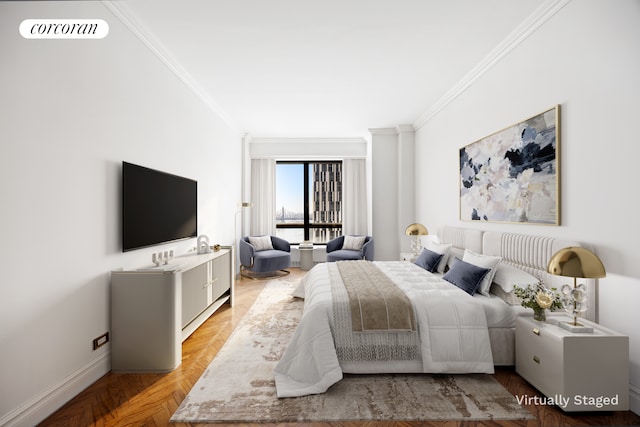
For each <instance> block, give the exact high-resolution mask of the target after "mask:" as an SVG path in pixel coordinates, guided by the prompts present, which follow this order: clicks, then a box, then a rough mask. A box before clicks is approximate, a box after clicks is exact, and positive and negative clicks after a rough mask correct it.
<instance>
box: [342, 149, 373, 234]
mask: <svg viewBox="0 0 640 427" xmlns="http://www.w3.org/2000/svg"><path fill="white" fill-rule="evenodd" d="M368 229H369V227H368V224H367V174H366V162H365V159H345V160H343V161H342V234H344V235H347V234H361V235H366V234H367V232H368Z"/></svg>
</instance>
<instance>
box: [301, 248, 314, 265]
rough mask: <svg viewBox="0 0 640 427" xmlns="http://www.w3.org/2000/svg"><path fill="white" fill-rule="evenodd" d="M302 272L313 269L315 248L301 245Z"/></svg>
mask: <svg viewBox="0 0 640 427" xmlns="http://www.w3.org/2000/svg"><path fill="white" fill-rule="evenodd" d="M298 250H299V251H300V270H304V271H309V270H311V268H312V267H313V246H306V245H304V246H303V245H300V246H299V247H298Z"/></svg>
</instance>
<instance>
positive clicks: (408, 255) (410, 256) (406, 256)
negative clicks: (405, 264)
mask: <svg viewBox="0 0 640 427" xmlns="http://www.w3.org/2000/svg"><path fill="white" fill-rule="evenodd" d="M417 259H418V255H416V254H414V253H413V252H402V253H401V254H400V261H409V262H416V260H417Z"/></svg>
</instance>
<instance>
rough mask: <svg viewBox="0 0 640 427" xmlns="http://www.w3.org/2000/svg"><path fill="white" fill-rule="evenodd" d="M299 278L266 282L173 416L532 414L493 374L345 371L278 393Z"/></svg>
mask: <svg viewBox="0 0 640 427" xmlns="http://www.w3.org/2000/svg"><path fill="white" fill-rule="evenodd" d="M298 280H299V279H297V280H296V279H293V278H290V279H289V278H280V279H275V280H271V281H270V282H269V283H267V284H266V285H265V288H264V290H263V291H262V292H261V293H260V295H259V296H258V298H257V300H256V302H255V303H254V305H253V306H252V307H251V309H250V310H249V312H248V313H247V314H246V315H245V317H244V318H243V319H242V320H241V321H240V323H239V324H238V326H237V327H236V329H235V330H234V331H233V333H232V334H231V336H230V337H229V339H228V340H227V342H226V343H225V344H224V346H223V347H222V348H221V349H220V351H219V352H218V354H217V356H216V357H215V359H214V360H213V361H212V362H211V364H210V365H209V367H208V368H207V369H206V371H205V372H204V374H203V375H202V377H200V379H199V380H198V381H197V382H196V384H195V385H194V386H193V388H192V390H191V391H190V392H189V394H188V395H187V397H186V398H185V399H184V401H183V402H182V404H181V405H180V407H179V408H178V409H177V411H176V412H175V413H174V414H173V417H172V418H171V421H172V422H200V423H230V422H269V423H275V422H314V421H355V420H407V421H408V420H424V421H431V420H497V419H532V418H533V416H532V415H531V414H530V413H529V412H528V411H527V410H526V409H525V408H523V407H522V406H520V405H518V403H517V401H516V399H515V397H514V396H512V395H511V394H510V393H509V392H508V391H507V390H506V389H505V388H504V387H502V386H501V385H500V384H499V383H498V382H497V381H496V380H495V379H494V378H493V377H492V376H491V375H483V374H479V375H428V374H415V375H345V378H343V380H342V381H340V382H338V383H337V384H335V385H333V386H332V387H331V388H330V389H329V390H328V391H327V392H326V393H324V394H319V395H312V396H304V397H296V398H286V399H278V398H277V397H276V390H275V381H274V376H273V368H274V366H275V365H276V364H277V362H278V360H280V358H281V356H282V354H283V353H284V350H285V348H286V346H287V344H288V343H289V340H290V337H291V335H292V334H293V331H294V329H295V327H296V326H297V324H298V322H299V320H300V317H301V315H302V306H303V301H302V300H299V299H295V298H293V297H291V296H290V294H291V291H292V290H293V288H294V287H295V285H296V284H297V282H298Z"/></svg>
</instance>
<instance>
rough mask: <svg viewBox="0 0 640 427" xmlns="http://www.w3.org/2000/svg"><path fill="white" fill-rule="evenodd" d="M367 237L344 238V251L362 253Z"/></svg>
mask: <svg viewBox="0 0 640 427" xmlns="http://www.w3.org/2000/svg"><path fill="white" fill-rule="evenodd" d="M364 239H365V236H344V243H343V244H342V249H346V250H351V251H361V250H362V246H363V245H364Z"/></svg>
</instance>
